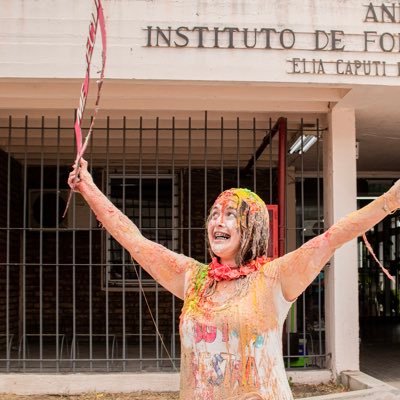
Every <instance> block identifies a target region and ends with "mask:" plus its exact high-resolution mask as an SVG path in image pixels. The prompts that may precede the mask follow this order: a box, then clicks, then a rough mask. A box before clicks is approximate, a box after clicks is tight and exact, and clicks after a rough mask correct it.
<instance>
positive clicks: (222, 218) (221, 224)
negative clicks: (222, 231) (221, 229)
mask: <svg viewBox="0 0 400 400" xmlns="http://www.w3.org/2000/svg"><path fill="white" fill-rule="evenodd" d="M217 224H218V225H220V226H224V225H225V218H224V215H223V214H221V215H220V216H219V217H218V220H217Z"/></svg>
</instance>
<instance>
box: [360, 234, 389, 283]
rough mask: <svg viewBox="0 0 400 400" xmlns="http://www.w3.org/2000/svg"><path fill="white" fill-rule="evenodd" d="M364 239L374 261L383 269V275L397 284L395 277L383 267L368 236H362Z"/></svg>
mask: <svg viewBox="0 0 400 400" xmlns="http://www.w3.org/2000/svg"><path fill="white" fill-rule="evenodd" d="M362 238H363V240H364V243H365V246H366V247H367V249H368V251H369V252H370V254H371V255H372V257H373V258H374V260H375V261H376V262H377V264H378V265H379V266H380V267H381V269H382V271H383V273H384V274H385V275H386V276H387V277H388V278H389V279H390V280H391V281H392V282H396V281H395V279H394V276H392V275H390V273H389V271H388V270H387V269H386V268H385V267H384V266H383V265H382V263H381V262H380V261H379V260H378V257H377V256H376V255H375V253H374V250H373V249H372V246H371V244H370V243H369V242H368V239H367V236H366V235H365V233H364V234H363V235H362Z"/></svg>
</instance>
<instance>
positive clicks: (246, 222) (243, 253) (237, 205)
mask: <svg viewBox="0 0 400 400" xmlns="http://www.w3.org/2000/svg"><path fill="white" fill-rule="evenodd" d="M214 212H215V213H216V214H214ZM220 214H221V215H220ZM220 216H224V218H225V220H226V221H227V222H228V221H229V223H228V226H229V229H230V232H231V236H230V237H225V238H223V236H218V235H217V236H216V235H215V234H214V233H215V232H216V233H218V229H216V228H215V226H216V224H217V227H218V220H217V217H220ZM214 217H215V218H216V219H214ZM207 229H208V240H209V245H210V253H211V256H212V257H215V256H217V257H219V258H220V262H223V260H222V259H221V255H220V254H219V252H220V251H221V250H224V249H226V250H230V254H229V256H230V257H231V256H232V254H233V252H236V255H235V260H236V262H235V264H234V265H241V264H243V263H246V262H248V261H251V260H253V259H255V258H257V257H260V256H264V255H266V254H267V249H268V237H269V215H268V210H267V207H266V205H265V203H264V202H263V201H262V200H261V198H260V197H259V196H257V195H256V194H255V193H253V192H252V191H250V190H248V189H229V190H226V191H224V192H222V193H221V194H220V195H219V196H218V198H217V200H216V201H215V203H214V205H213V207H212V208H211V212H210V215H209V217H208V220H207ZM222 233H223V232H222ZM238 236H239V238H238ZM217 239H219V240H220V242H218V241H217ZM231 239H233V240H231ZM237 240H239V245H238V243H237ZM228 244H229V246H228ZM217 245H218V246H217ZM233 250H234V251H233ZM226 254H227V253H226Z"/></svg>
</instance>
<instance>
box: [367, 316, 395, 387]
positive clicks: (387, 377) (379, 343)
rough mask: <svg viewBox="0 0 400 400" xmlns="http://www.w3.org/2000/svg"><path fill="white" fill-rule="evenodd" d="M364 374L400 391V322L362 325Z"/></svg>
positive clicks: (377, 322) (372, 322) (371, 322)
mask: <svg viewBox="0 0 400 400" xmlns="http://www.w3.org/2000/svg"><path fill="white" fill-rule="evenodd" d="M360 336H361V348H360V364H361V365H360V368H361V371H362V372H365V373H366V374H368V375H371V376H373V377H375V378H377V379H380V380H382V381H384V382H386V383H388V384H390V385H392V386H395V387H396V388H399V389H400V321H369V322H361V324H360Z"/></svg>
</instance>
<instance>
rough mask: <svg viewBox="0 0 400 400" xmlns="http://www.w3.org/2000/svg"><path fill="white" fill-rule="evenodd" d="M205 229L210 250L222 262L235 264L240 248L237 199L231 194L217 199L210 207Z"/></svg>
mask: <svg viewBox="0 0 400 400" xmlns="http://www.w3.org/2000/svg"><path fill="white" fill-rule="evenodd" d="M207 231H208V242H209V244H210V247H211V251H212V252H213V253H214V254H215V255H216V256H218V257H219V258H220V260H221V262H222V263H224V264H229V265H231V266H234V265H236V259H237V254H238V252H239V250H240V230H239V220H238V200H237V199H235V198H234V197H232V196H229V197H227V198H218V199H217V201H216V202H215V203H214V205H213V207H212V209H211V213H210V217H209V219H208V226H207Z"/></svg>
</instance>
